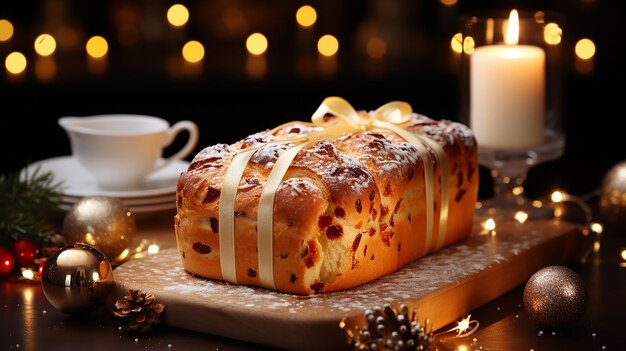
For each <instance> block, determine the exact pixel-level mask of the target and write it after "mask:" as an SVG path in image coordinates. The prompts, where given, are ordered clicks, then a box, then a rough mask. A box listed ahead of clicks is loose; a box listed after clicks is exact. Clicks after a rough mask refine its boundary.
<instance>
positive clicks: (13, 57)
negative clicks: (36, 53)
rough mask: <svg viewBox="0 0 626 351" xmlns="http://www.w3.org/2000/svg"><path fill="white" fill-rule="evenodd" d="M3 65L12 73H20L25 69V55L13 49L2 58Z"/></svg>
mask: <svg viewBox="0 0 626 351" xmlns="http://www.w3.org/2000/svg"><path fill="white" fill-rule="evenodd" d="M4 66H5V67H6V69H7V71H9V72H10V73H12V74H20V73H22V72H24V70H25V69H26V56H24V54H22V53H21V52H18V51H14V52H12V53H10V54H9V55H8V56H7V58H6V59H5V60H4Z"/></svg>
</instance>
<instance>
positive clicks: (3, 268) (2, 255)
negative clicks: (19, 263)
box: [0, 246, 15, 277]
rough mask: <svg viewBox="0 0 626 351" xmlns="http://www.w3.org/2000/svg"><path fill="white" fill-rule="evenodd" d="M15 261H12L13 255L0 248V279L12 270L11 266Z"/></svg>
mask: <svg viewBox="0 0 626 351" xmlns="http://www.w3.org/2000/svg"><path fill="white" fill-rule="evenodd" d="M14 263H15V260H14V259H13V254H12V253H11V251H9V250H8V249H6V248H4V247H2V246H0V277H3V276H5V275H7V274H9V272H11V269H13V264H14Z"/></svg>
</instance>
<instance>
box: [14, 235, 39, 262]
mask: <svg viewBox="0 0 626 351" xmlns="http://www.w3.org/2000/svg"><path fill="white" fill-rule="evenodd" d="M13 255H14V256H15V262H17V264H19V265H20V266H22V267H27V266H31V265H32V264H33V262H34V261H35V258H36V257H37V256H38V255H39V247H37V244H35V243H34V242H33V241H32V240H29V239H17V240H15V241H14V242H13Z"/></svg>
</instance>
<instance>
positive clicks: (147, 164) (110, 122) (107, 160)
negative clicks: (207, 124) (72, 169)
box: [59, 114, 199, 189]
mask: <svg viewBox="0 0 626 351" xmlns="http://www.w3.org/2000/svg"><path fill="white" fill-rule="evenodd" d="M59 125H60V126H61V127H63V128H64V129H65V131H66V132H67V134H68V135H69V138H70V144H71V147H72V154H73V155H74V156H75V157H76V158H77V159H78V162H79V163H80V165H81V166H82V167H83V168H84V169H85V170H86V171H87V172H88V173H89V174H91V175H92V176H93V177H94V178H95V179H96V182H97V184H98V186H99V187H101V188H105V189H129V188H132V187H135V186H137V185H138V184H139V182H140V181H141V180H142V179H144V178H145V177H146V176H147V175H149V174H150V173H152V172H155V171H157V170H159V169H162V168H164V167H166V166H167V165H169V164H170V163H172V162H174V161H176V160H181V159H183V158H185V157H187V156H188V155H189V154H190V153H191V152H192V151H193V149H194V147H195V146H196V144H197V143H198V134H199V131H198V127H197V125H196V124H195V123H193V122H191V121H180V122H178V123H176V124H174V125H173V126H171V127H170V124H169V123H168V122H167V121H166V120H164V119H162V118H158V117H153V116H142V115H132V114H109V115H97V116H86V117H62V118H60V119H59ZM184 130H186V131H188V132H189V139H188V141H187V144H186V145H185V146H184V147H183V148H182V149H181V150H180V151H178V152H176V153H175V154H174V155H172V156H170V157H169V158H167V159H165V160H162V161H160V162H159V160H160V158H161V156H162V154H163V149H164V148H165V147H167V146H168V145H170V144H171V143H172V142H173V141H174V139H175V138H176V135H178V133H180V132H181V131H184Z"/></svg>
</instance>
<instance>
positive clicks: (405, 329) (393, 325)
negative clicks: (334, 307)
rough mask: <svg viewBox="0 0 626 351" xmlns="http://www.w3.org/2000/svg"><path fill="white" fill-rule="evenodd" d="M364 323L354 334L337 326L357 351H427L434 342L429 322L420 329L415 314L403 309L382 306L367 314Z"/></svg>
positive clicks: (346, 328) (344, 326)
mask: <svg viewBox="0 0 626 351" xmlns="http://www.w3.org/2000/svg"><path fill="white" fill-rule="evenodd" d="M365 322H366V323H367V324H366V325H365V326H361V327H359V326H356V327H355V328H354V330H352V329H349V328H348V327H347V325H346V323H345V321H342V322H341V323H340V325H339V326H340V327H341V328H342V329H343V330H344V331H345V332H346V334H347V335H348V337H349V339H350V344H351V345H352V346H354V348H355V349H358V350H389V351H392V350H400V351H404V350H406V351H409V350H411V351H412V350H428V349H429V348H430V347H431V345H432V343H433V341H434V335H433V332H432V330H429V326H428V320H426V321H425V322H424V325H421V324H420V323H419V321H418V318H417V312H416V311H415V310H414V309H413V310H409V308H408V306H406V305H401V306H400V307H399V308H395V307H392V306H390V305H388V304H385V305H384V306H383V308H382V309H381V308H378V307H377V308H375V309H374V310H366V311H365Z"/></svg>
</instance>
